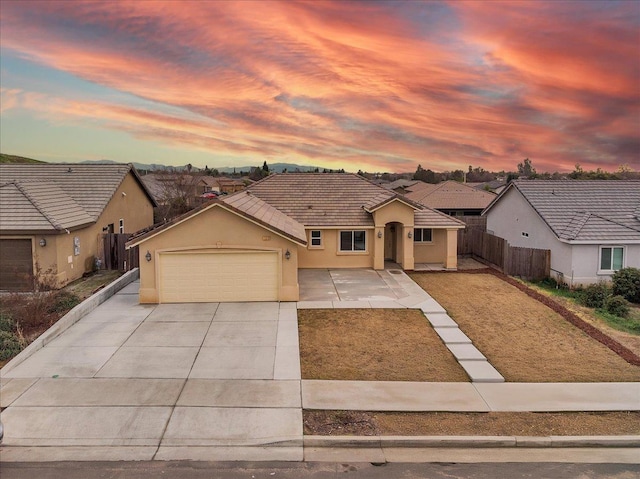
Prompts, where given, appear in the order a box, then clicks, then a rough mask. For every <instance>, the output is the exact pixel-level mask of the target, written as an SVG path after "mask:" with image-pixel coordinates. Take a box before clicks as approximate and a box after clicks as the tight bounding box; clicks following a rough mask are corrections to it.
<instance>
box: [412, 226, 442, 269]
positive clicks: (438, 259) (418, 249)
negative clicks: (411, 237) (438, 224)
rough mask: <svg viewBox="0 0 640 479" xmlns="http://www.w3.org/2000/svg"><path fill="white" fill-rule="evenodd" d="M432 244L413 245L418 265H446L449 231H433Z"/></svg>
mask: <svg viewBox="0 0 640 479" xmlns="http://www.w3.org/2000/svg"><path fill="white" fill-rule="evenodd" d="M431 237H432V239H433V242H432V243H415V242H414V243H413V245H414V255H415V261H416V263H444V262H445V259H446V257H447V230H437V229H434V230H432V235H431Z"/></svg>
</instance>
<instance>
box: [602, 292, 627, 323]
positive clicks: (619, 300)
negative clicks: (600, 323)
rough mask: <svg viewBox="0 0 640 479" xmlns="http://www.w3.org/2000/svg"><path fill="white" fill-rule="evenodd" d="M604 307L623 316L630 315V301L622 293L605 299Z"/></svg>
mask: <svg viewBox="0 0 640 479" xmlns="http://www.w3.org/2000/svg"><path fill="white" fill-rule="evenodd" d="M604 309H606V310H607V312H609V313H611V314H615V315H616V316H619V317H621V318H626V317H627V316H629V302H628V301H627V300H626V299H624V298H623V297H622V296H620V295H615V296H609V297H608V298H607V300H606V301H605V304H604Z"/></svg>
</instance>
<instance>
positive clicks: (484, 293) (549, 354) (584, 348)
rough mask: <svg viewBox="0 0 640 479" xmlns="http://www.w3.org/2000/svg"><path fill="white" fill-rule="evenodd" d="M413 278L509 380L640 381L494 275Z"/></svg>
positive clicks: (631, 369) (634, 371) (635, 371)
mask: <svg viewBox="0 0 640 479" xmlns="http://www.w3.org/2000/svg"><path fill="white" fill-rule="evenodd" d="M411 277H412V278H413V280H414V281H416V282H417V283H418V284H419V285H420V286H422V288H423V289H424V290H425V291H427V292H428V293H429V294H430V295H431V296H433V298H434V299H435V300H436V301H438V302H439V303H440V304H441V305H442V306H443V307H444V308H445V309H446V310H447V312H448V313H449V315H450V316H451V317H452V318H453V319H454V320H455V321H456V322H457V323H458V325H459V326H460V329H461V330H462V331H463V332H464V333H465V334H466V335H467V336H469V338H471V340H472V341H473V343H474V345H475V346H476V347H477V348H478V349H479V350H480V351H481V352H482V353H483V354H484V355H485V356H486V357H487V359H488V360H489V362H490V363H491V364H492V365H493V366H494V367H495V368H496V369H497V370H498V371H499V372H500V373H501V374H502V375H503V376H504V377H505V380H507V381H515V382H616V381H640V367H638V366H633V365H631V364H629V363H627V362H626V361H624V360H623V359H622V358H621V357H620V356H618V355H617V354H615V353H614V352H613V351H611V350H610V349H608V348H607V347H605V346H604V345H602V344H601V343H599V342H597V341H595V340H594V339H592V338H591V337H589V336H588V335H587V334H585V333H584V332H583V331H581V330H579V329H578V328H576V327H574V326H573V325H572V324H570V323H569V322H567V321H566V320H565V319H564V318H562V316H560V315H559V314H557V313H556V312H554V311H552V310H551V309H549V308H548V307H546V306H545V305H543V304H542V303H540V302H538V301H536V300H535V299H533V298H531V297H529V296H527V295H526V294H525V293H523V292H522V291H520V290H518V289H517V288H515V287H514V286H512V285H510V284H508V283H506V282H504V281H502V280H501V279H500V278H497V277H496V276H494V275H491V274H466V273H414V274H412V275H411Z"/></svg>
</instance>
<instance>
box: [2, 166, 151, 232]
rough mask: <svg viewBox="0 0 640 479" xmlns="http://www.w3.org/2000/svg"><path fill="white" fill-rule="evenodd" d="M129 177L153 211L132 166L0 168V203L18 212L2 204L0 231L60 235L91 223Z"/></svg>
mask: <svg viewBox="0 0 640 479" xmlns="http://www.w3.org/2000/svg"><path fill="white" fill-rule="evenodd" d="M130 172H131V173H133V175H134V177H135V178H136V180H137V181H138V183H139V184H140V186H141V187H142V189H143V190H144V191H145V193H146V194H147V196H148V197H149V199H150V200H151V202H152V203H153V204H154V206H155V201H154V200H153V198H152V197H151V195H150V194H149V192H148V191H147V190H146V188H145V187H144V186H143V184H142V182H141V181H140V179H139V177H138V174H137V172H136V171H135V168H133V166H132V165H121V164H108V165H81V164H1V165H0V189H1V190H2V199H3V203H4V200H6V201H8V202H9V204H15V205H16V207H17V208H21V209H13V208H11V207H8V206H5V205H3V206H2V207H1V208H0V225H2V226H1V227H0V229H2V231H3V233H5V232H7V231H9V230H14V229H15V230H25V231H34V230H38V231H41V230H40V228H42V227H45V226H46V228H45V229H47V230H54V231H55V230H57V231H60V230H64V229H71V228H75V227H78V226H81V225H84V224H89V223H92V222H95V221H97V220H98V217H99V216H100V215H101V214H102V212H103V211H104V209H105V208H106V206H107V204H108V203H109V201H110V200H111V198H112V197H113V194H114V193H115V192H116V190H117V188H118V187H119V186H120V184H121V183H122V181H123V180H124V178H125V177H126V176H127V174H129V173H130ZM27 203H29V204H27ZM23 214H25V215H26V216H25V217H24V218H25V219H24V220H23V219H21V216H22V215H23ZM47 225H48V226H47Z"/></svg>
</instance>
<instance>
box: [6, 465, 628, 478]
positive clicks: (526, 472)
mask: <svg viewBox="0 0 640 479" xmlns="http://www.w3.org/2000/svg"><path fill="white" fill-rule="evenodd" d="M0 476H1V477H2V479H32V478H34V477H37V478H38V479H105V478H109V479H121V478H122V479H125V478H126V479H152V478H153V479H157V478H171V479H174V478H175V479H218V478H220V479H298V478H301V479H305V478H312V479H330V478H338V477H339V478H348V479H360V478H367V479H393V478H403V479H418V478H421V479H422V478H428V479H445V478H446V479H463V478H464V479H521V478H522V479H524V478H527V479H531V478H536V479H573V478H576V479H578V478H579V479H592V478H598V479H600V478H602V479H637V478H638V477H640V466H638V465H630V464H571V463H562V464H560V463H491V464H454V463H429V464H407V463H388V464H380V465H374V464H369V463H328V462H323V463H298V462H294V463H264V462H263V463H255V462H254V463H247V462H192V461H171V462H161V461H152V462H150V461H144V462H55V463H2V464H0Z"/></svg>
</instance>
